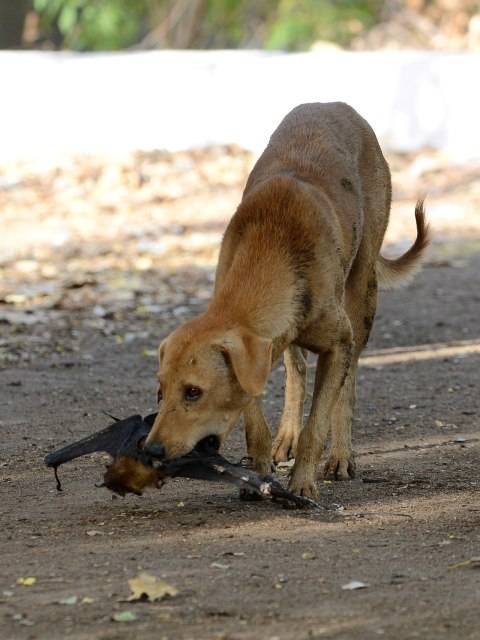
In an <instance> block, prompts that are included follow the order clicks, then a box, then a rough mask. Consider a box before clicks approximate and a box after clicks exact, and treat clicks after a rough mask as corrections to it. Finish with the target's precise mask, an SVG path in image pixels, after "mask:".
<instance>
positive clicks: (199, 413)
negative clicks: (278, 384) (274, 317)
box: [146, 316, 272, 458]
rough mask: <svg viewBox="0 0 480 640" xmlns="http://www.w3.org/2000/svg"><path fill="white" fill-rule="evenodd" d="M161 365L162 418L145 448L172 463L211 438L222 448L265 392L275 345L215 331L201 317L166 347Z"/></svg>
mask: <svg viewBox="0 0 480 640" xmlns="http://www.w3.org/2000/svg"><path fill="white" fill-rule="evenodd" d="M159 361H160V370H159V375H158V379H159V392H158V394H159V397H158V399H159V408H158V416H157V419H156V420H155V423H154V425H153V427H152V430H151V431H150V434H149V436H148V438H147V442H146V446H147V449H148V448H149V447H150V449H151V450H152V451H153V448H154V446H156V448H157V452H156V453H157V455H158V453H159V447H160V446H161V447H163V448H164V454H165V456H166V457H167V458H173V457H177V456H181V455H184V454H185V453H188V452H189V451H191V450H192V449H193V448H194V447H195V446H196V445H197V444H198V443H199V442H200V441H201V440H203V439H204V438H206V437H208V436H214V437H216V438H218V442H219V444H222V443H223V441H224V440H225V438H226V436H227V435H228V433H229V432H230V431H231V429H232V428H233V427H234V426H235V424H236V422H237V420H238V418H239V416H240V413H241V412H242V409H244V407H245V406H246V404H247V403H248V402H249V401H250V400H251V399H252V398H253V397H254V396H257V395H260V394H261V392H262V390H263V388H264V386H265V383H266V381H267V377H268V374H269V372H270V367H271V362H272V342H271V340H268V339H266V338H262V337H261V336H258V335H256V334H254V333H252V332H251V331H249V330H247V329H243V328H240V327H233V328H229V329H225V327H223V328H222V327H218V326H215V325H213V326H212V323H211V322H210V321H208V319H207V318H206V317H205V316H201V317H200V318H197V319H195V320H192V321H190V322H188V323H186V324H184V325H183V326H181V327H179V328H178V329H176V330H175V331H174V332H173V333H171V334H170V335H169V336H168V337H167V338H166V339H165V340H164V341H163V342H162V343H161V345H160V349H159ZM154 443H156V444H154Z"/></svg>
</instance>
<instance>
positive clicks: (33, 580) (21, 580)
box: [17, 576, 37, 587]
mask: <svg viewBox="0 0 480 640" xmlns="http://www.w3.org/2000/svg"><path fill="white" fill-rule="evenodd" d="M36 581H37V579H36V578H34V577H33V576H29V577H28V578H18V580H17V584H21V585H22V587H31V586H33V585H34V584H35V583H36Z"/></svg>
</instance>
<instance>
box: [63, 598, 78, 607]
mask: <svg viewBox="0 0 480 640" xmlns="http://www.w3.org/2000/svg"><path fill="white" fill-rule="evenodd" d="M77 602H78V596H67V597H66V598H62V599H61V600H59V601H58V604H69V605H72V604H77Z"/></svg>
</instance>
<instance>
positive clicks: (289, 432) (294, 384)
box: [272, 344, 307, 462]
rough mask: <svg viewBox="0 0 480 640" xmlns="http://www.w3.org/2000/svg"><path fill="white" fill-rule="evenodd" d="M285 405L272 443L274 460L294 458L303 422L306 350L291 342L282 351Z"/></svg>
mask: <svg viewBox="0 0 480 640" xmlns="http://www.w3.org/2000/svg"><path fill="white" fill-rule="evenodd" d="M283 359H284V362H285V374H286V384H285V405H284V408H283V413H282V419H281V421H280V426H279V428H278V433H277V437H276V438H275V441H274V443H273V450H272V453H273V460H274V462H283V461H284V460H288V459H289V458H294V457H295V455H296V452H297V443H298V436H299V434H300V432H301V430H302V424H303V404H304V401H305V385H306V380H307V352H306V351H305V350H304V349H301V348H300V347H297V346H295V345H293V344H291V345H290V346H289V347H288V348H287V349H286V350H285V352H284V355H283Z"/></svg>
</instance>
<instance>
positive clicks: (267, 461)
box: [240, 456, 276, 476]
mask: <svg viewBox="0 0 480 640" xmlns="http://www.w3.org/2000/svg"><path fill="white" fill-rule="evenodd" d="M240 464H241V465H242V467H245V468H246V469H252V470H253V471H256V472H257V473H259V474H260V475H261V476H266V475H268V474H270V473H273V472H274V471H275V469H276V467H275V465H274V464H273V461H272V458H271V457H270V456H265V457H264V458H252V457H251V456H244V457H243V458H242V459H241V461H240Z"/></svg>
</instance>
